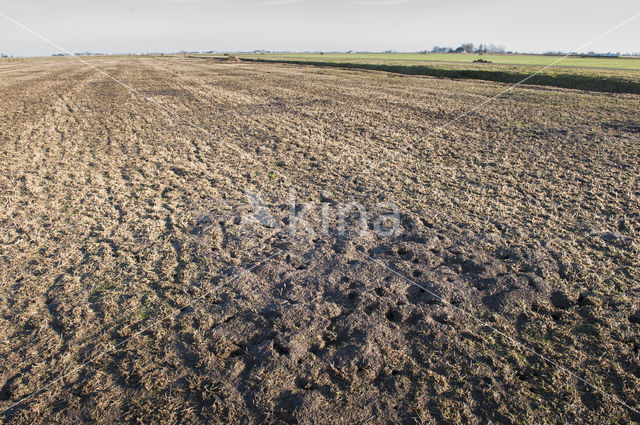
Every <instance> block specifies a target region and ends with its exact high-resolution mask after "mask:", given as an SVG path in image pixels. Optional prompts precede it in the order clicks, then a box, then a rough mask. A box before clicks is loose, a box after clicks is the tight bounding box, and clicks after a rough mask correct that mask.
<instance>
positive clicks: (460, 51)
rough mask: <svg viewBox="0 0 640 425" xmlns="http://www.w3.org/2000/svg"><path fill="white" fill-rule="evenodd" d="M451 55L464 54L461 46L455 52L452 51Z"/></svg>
mask: <svg viewBox="0 0 640 425" xmlns="http://www.w3.org/2000/svg"><path fill="white" fill-rule="evenodd" d="M453 53H464V47H462V46H460V47H458V48H457V49H456V50H454V51H453Z"/></svg>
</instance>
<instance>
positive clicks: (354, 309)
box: [0, 57, 640, 424]
mask: <svg viewBox="0 0 640 425" xmlns="http://www.w3.org/2000/svg"><path fill="white" fill-rule="evenodd" d="M88 60H90V61H91V63H92V64H93V65H95V66H97V67H99V68H100V69H102V70H104V71H105V72H107V73H108V74H110V75H112V76H113V77H115V78H116V79H118V80H120V81H122V82H123V83H125V84H126V85H128V86H130V87H131V88H133V89H135V90H136V91H138V94H136V93H133V92H132V91H131V90H129V89H127V88H125V87H123V86H122V85H120V84H118V83H117V82H115V81H113V80H111V79H109V78H108V77H106V76H105V75H103V74H101V73H99V72H97V71H96V70H94V69H92V68H90V67H88V66H86V65H84V64H82V63H80V62H78V61H77V60H74V59H72V58H60V59H38V60H30V61H24V62H20V63H8V62H1V61H0V117H1V119H0V141H1V143H0V164H1V168H2V173H0V188H1V193H0V228H1V231H0V252H1V256H0V409H3V412H2V415H1V416H0V418H1V419H0V421H2V422H4V423H12V424H22V423H79V422H86V423H122V422H124V423H189V424H197V423H202V424H204V423H246V424H250V423H260V424H261V423H301V424H307V423H336V424H344V423H348V424H355V423H358V424H360V423H363V424H386V423H394V424H395V423H405V424H414V423H427V424H428V423H459V424H463V423H464V424H467V423H478V424H483V423H514V422H515V423H594V424H596V423H597V424H601V423H630V422H634V421H635V422H638V421H640V415H639V414H638V413H637V410H638V409H640V407H639V406H638V400H640V302H639V301H638V299H639V298H638V296H639V295H640V257H639V255H640V239H639V238H640V202H639V198H638V196H640V185H639V176H640V165H639V164H640V131H639V129H640V127H639V123H638V111H639V110H640V98H639V97H638V96H637V95H631V94H626V95H625V94H606V93H593V92H580V91H574V90H566V89H557V88H548V87H533V86H531V87H526V86H524V87H519V88H517V89H516V90H514V91H511V92H508V93H506V94H504V95H503V96H502V97H500V98H499V99H496V100H494V101H492V102H491V103H489V104H487V105H485V106H482V107H480V108H478V109H477V110H475V111H474V112H472V113H471V114H469V115H468V116H465V117H464V118H461V119H458V120H456V121H453V122H451V121H452V120H454V119H455V118H457V117H459V116H460V114H464V113H466V112H467V111H469V110H471V109H472V108H474V107H475V106H477V105H479V104H481V103H482V102H484V101H486V100H488V99H490V98H491V97H493V96H495V95H496V94H498V93H500V92H501V91H502V90H504V89H505V88H506V87H507V86H506V85H503V84H498V83H489V82H479V81H469V80H466V81H457V80H448V79H436V78H430V77H417V76H402V75H394V74H387V73H383V72H367V71H357V70H341V69H326V68H324V69H320V68H312V67H302V66H296V65H286V64H266V63H245V62H238V63H221V62H217V61H213V60H204V59H198V58H169V57H164V58H151V57H141V58H136V57H130V58H127V57H123V58H94V59H88ZM168 111H172V112H171V113H170V112H168ZM176 114H179V117H178V116H177V115H176ZM444 125H447V126H446V128H444V129H441V130H439V131H437V132H436V133H434V130H436V129H438V128H439V127H441V126H444ZM292 188H293V189H295V192H296V196H297V199H296V201H295V204H296V205H295V208H296V211H298V212H304V211H306V212H307V216H308V219H309V222H310V223H311V226H312V228H311V230H315V232H314V231H310V230H309V228H303V227H300V228H298V233H297V234H296V237H290V236H288V234H287V233H286V232H283V229H286V228H287V226H288V225H290V224H291V223H290V219H289V203H290V190H291V189H292ZM247 191H250V192H253V193H257V194H259V195H260V198H261V199H262V202H263V203H264V206H265V208H267V209H268V211H269V212H270V213H271V215H272V218H273V220H274V223H272V224H270V225H265V224H264V223H263V224H260V223H258V222H252V223H249V224H248V222H247V221H244V220H243V219H242V217H245V216H246V215H251V214H252V213H253V212H255V211H252V207H251V205H250V203H248V201H247V196H246V193H247ZM349 202H358V203H360V204H361V205H362V206H363V207H365V208H366V209H367V211H376V208H378V210H379V204H380V203H381V202H390V203H393V204H394V205H397V206H398V208H399V210H400V211H401V219H402V233H401V234H399V235H395V236H386V237H385V236H380V235H376V234H375V233H373V232H371V231H368V232H361V231H360V222H361V218H362V216H361V215H360V216H359V215H358V212H357V209H353V210H352V211H351V213H350V214H349V216H348V219H347V222H348V226H347V231H346V232H345V233H344V234H340V233H338V232H336V231H335V229H336V217H335V213H336V211H337V208H338V207H339V205H340V204H341V203H349ZM305 204H307V205H306V208H305ZM320 205H325V206H326V208H328V210H329V212H330V214H333V215H332V216H331V219H330V226H329V228H330V231H329V232H327V234H324V233H322V232H320V231H319V223H320V221H321V218H319V216H320V209H321V208H320ZM371 225H372V224H371V221H369V222H368V223H367V226H371ZM194 300H195V301H194ZM176 309H180V310H178V312H177V313H176V314H171V313H172V312H173V311H176ZM163 317H166V319H164V320H162V318H163ZM514 340H515V341H518V343H516V342H514ZM519 343H520V344H523V345H518V344H519ZM524 347H528V348H524ZM530 350H534V351H535V352H536V353H538V354H539V355H541V356H544V357H545V358H546V359H547V360H548V361H545V360H543V359H542V358H541V357H540V356H539V355H536V354H535V353H534V352H533V351H530ZM585 382H588V383H589V384H592V385H594V386H595V388H597V389H598V390H601V391H602V392H599V391H598V390H596V389H594V387H590V386H589V384H587V383H585ZM25 397H28V398H26V399H24V398H25ZM624 404H626V406H625V405H624Z"/></svg>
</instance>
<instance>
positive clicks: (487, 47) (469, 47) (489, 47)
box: [431, 43, 505, 54]
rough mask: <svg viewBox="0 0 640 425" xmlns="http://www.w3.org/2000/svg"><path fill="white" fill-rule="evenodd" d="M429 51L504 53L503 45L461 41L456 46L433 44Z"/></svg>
mask: <svg viewBox="0 0 640 425" xmlns="http://www.w3.org/2000/svg"><path fill="white" fill-rule="evenodd" d="M431 53H489V54H499V53H505V48H504V46H503V45H495V44H482V43H481V44H480V45H479V46H478V47H476V46H474V45H473V43H462V44H461V45H460V46H459V47H458V48H456V49H454V48H452V47H440V46H435V47H434V48H433V49H431Z"/></svg>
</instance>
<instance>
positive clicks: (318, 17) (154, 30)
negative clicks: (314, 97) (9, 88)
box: [0, 0, 640, 56]
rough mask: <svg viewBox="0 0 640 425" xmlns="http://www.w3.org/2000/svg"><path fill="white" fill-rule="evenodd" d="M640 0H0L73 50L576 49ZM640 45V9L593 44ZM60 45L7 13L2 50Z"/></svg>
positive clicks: (29, 51) (1, 27) (631, 48)
mask: <svg viewBox="0 0 640 425" xmlns="http://www.w3.org/2000/svg"><path fill="white" fill-rule="evenodd" d="M638 12H640V1H639V0H607V1H603V0H347V1H338V0H0V13H3V14H5V15H7V16H10V17H11V18H13V19H15V20H16V21H19V22H20V23H22V24H24V25H25V26H27V27H29V28H31V29H32V30H34V31H36V32H38V33H40V34H42V35H44V36H45V37H47V38H48V39H50V40H52V41H54V42H55V43H57V44H59V45H61V46H62V47H64V48H65V49H68V50H70V51H73V52H82V51H92V52H97V51H100V52H109V53H113V52H155V51H158V52H159V51H165V52H171V51H179V50H198V51H204V50H218V51H227V50H229V51H235V50H254V49H267V50H295V51H304V50H324V51H331V50H341V51H344V50H372V51H381V50H387V49H393V50H398V51H417V50H423V49H430V48H431V47H433V46H434V45H439V46H448V47H457V46H458V45H459V44H460V43H462V42H466V41H469V42H473V43H476V44H477V43H480V42H482V43H494V44H502V45H504V46H506V48H507V50H514V51H522V52H544V51H549V50H560V51H571V50H575V49H576V47H578V46H580V45H582V44H584V43H585V42H587V41H589V40H591V39H593V38H595V37H597V36H598V35H600V34H601V33H603V32H605V31H607V30H609V29H611V28H612V27H614V26H615V25H617V24H619V23H620V22H622V21H624V20H625V19H627V18H629V17H630V16H632V15H635V14H637V13H638ZM590 50H594V51H599V52H607V51H612V52H617V51H620V52H639V51H640V18H638V19H636V20H634V21H632V22H630V23H628V24H627V25H626V26H624V27H622V28H620V29H618V30H617V31H615V32H613V33H611V34H609V35H607V36H606V37H604V38H603V39H601V40H599V41H597V42H595V43H593V44H592V45H590V46H588V47H586V48H584V49H583V51H590ZM57 51H58V49H56V48H55V47H52V46H50V45H47V44H46V43H45V42H43V41H42V40H39V39H38V38H37V37H35V36H34V35H32V34H29V33H28V32H26V31H25V30H24V29H21V28H19V27H17V26H16V25H15V24H13V23H11V22H9V21H7V20H6V19H4V18H3V17H1V16H0V52H2V53H5V54H10V55H14V56H31V55H49V54H52V53H56V52H57Z"/></svg>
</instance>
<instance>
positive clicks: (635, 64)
mask: <svg viewBox="0 0 640 425" xmlns="http://www.w3.org/2000/svg"><path fill="white" fill-rule="evenodd" d="M243 56H251V57H262V58H269V59H294V60H314V61H315V60H323V61H333V60H340V61H363V60H364V61H376V62H378V61H382V62H396V61H401V62H408V61H410V62H463V63H465V62H466V63H471V62H473V61H474V60H476V59H484V60H488V61H491V62H492V63H495V64H503V65H534V66H535V65H539V66H547V65H551V64H553V63H555V62H556V61H558V60H559V59H561V58H562V57H561V56H545V55H478V54H454V53H428V54H421V53H327V54H323V55H321V54H318V53H270V54H261V55H243ZM554 66H558V67H561V66H562V67H565V66H571V67H587V68H612V69H627V70H640V58H635V57H633V58H631V57H620V58H600V57H577V56H570V57H567V58H564V59H562V60H560V61H559V62H558V63H557V64H555V65H554Z"/></svg>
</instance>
